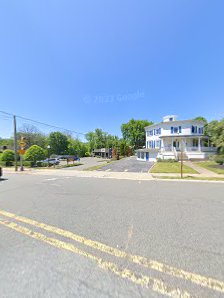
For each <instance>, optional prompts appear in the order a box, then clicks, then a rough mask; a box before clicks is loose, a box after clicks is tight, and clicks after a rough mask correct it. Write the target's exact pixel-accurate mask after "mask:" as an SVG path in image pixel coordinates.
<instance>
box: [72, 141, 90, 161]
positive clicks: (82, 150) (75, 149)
mask: <svg viewBox="0 0 224 298" xmlns="http://www.w3.org/2000/svg"><path fill="white" fill-rule="evenodd" d="M68 141H69V143H68V154H70V155H77V156H79V157H83V156H85V154H86V152H89V145H88V144H87V143H83V142H81V141H80V140H78V139H75V140H74V139H72V138H70V139H69V140H68Z"/></svg>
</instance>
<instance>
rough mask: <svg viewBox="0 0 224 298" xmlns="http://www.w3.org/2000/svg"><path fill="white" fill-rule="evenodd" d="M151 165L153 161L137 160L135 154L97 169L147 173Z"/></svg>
mask: <svg viewBox="0 0 224 298" xmlns="http://www.w3.org/2000/svg"><path fill="white" fill-rule="evenodd" d="M152 166H153V162H144V161H139V160H136V157H135V156H131V157H127V158H123V159H121V160H117V161H115V162H112V163H111V164H108V165H106V166H104V167H102V168H100V169H98V171H108V172H109V171H111V172H135V173H136V172H137V173H148V171H149V170H150V169H151V167H152Z"/></svg>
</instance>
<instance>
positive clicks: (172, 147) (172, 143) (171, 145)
mask: <svg viewBox="0 0 224 298" xmlns="http://www.w3.org/2000/svg"><path fill="white" fill-rule="evenodd" d="M171 142H172V143H171V149H172V151H173V138H171Z"/></svg>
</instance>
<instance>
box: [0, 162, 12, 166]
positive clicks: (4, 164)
mask: <svg viewBox="0 0 224 298" xmlns="http://www.w3.org/2000/svg"><path fill="white" fill-rule="evenodd" d="M0 165H1V166H2V167H11V166H13V162H12V161H1V162H0Z"/></svg>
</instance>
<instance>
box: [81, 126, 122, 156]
mask: <svg viewBox="0 0 224 298" xmlns="http://www.w3.org/2000/svg"><path fill="white" fill-rule="evenodd" d="M86 139H87V141H88V144H89V147H90V151H92V150H93V149H100V148H111V147H113V146H114V145H115V143H117V142H118V140H119V138H118V137H117V136H113V135H110V134H108V133H107V132H104V131H103V130H102V129H100V128H96V129H95V131H90V132H88V133H87V134H86Z"/></svg>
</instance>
